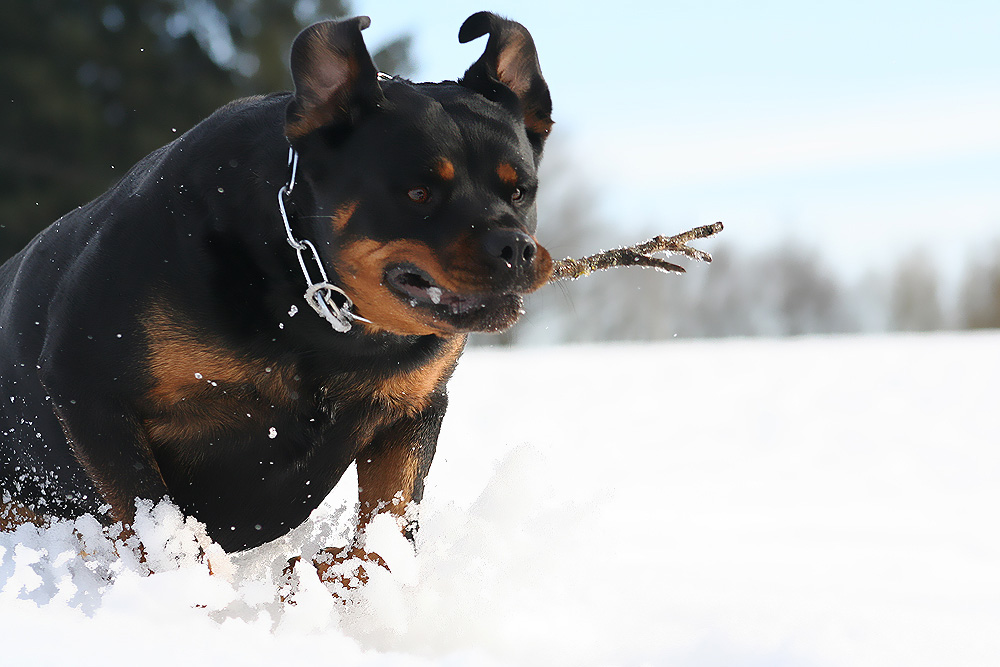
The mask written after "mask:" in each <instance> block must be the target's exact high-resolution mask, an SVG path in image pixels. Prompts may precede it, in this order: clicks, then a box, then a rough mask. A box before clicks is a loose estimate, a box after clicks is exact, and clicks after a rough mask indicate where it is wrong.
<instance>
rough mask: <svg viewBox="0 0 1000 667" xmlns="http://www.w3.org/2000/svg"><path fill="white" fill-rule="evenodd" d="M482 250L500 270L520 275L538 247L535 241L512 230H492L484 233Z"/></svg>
mask: <svg viewBox="0 0 1000 667" xmlns="http://www.w3.org/2000/svg"><path fill="white" fill-rule="evenodd" d="M483 249H484V250H485V251H486V254H487V255H488V256H489V257H490V258H492V259H495V260H499V261H498V264H499V266H500V268H501V269H506V270H509V271H512V272H515V273H520V272H522V271H524V270H525V269H527V268H528V267H529V266H531V262H532V261H533V260H534V259H535V254H536V252H537V251H538V246H537V245H536V244H535V240H534V239H533V238H531V237H530V236H528V235H527V234H525V233H524V232H519V231H517V230H514V229H494V230H491V231H489V232H487V233H486V236H485V238H484V239H483Z"/></svg>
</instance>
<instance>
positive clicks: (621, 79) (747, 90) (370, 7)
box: [353, 0, 1000, 274]
mask: <svg viewBox="0 0 1000 667" xmlns="http://www.w3.org/2000/svg"><path fill="white" fill-rule="evenodd" d="M353 7H354V10H355V11H356V12H357V13H359V14H368V15H370V16H371V17H372V27H371V28H370V29H369V30H368V31H366V33H365V35H366V39H367V40H368V41H369V43H370V44H372V45H377V44H378V43H380V42H382V41H385V40H386V39H388V38H389V37H390V36H393V35H395V34H397V33H398V32H400V31H408V32H410V33H412V34H413V36H414V40H415V41H414V54H415V56H416V58H417V61H418V70H417V72H416V73H415V75H414V76H413V78H414V79H416V80H440V79H443V78H455V77H457V76H459V75H460V74H461V73H462V72H464V70H465V68H466V67H467V66H468V65H469V64H470V63H471V62H472V61H473V60H475V58H477V57H478V56H479V53H480V52H481V50H482V48H483V46H484V44H485V42H484V40H479V41H476V42H473V43H472V44H466V45H460V44H459V43H458V40H457V33H458V27H459V26H460V25H461V23H462V21H463V20H464V19H465V17H466V16H468V15H469V14H471V13H473V12H475V11H478V10H480V9H490V10H493V11H496V12H498V13H501V14H505V15H507V16H509V17H510V18H513V19H516V20H518V21H520V22H521V23H523V24H524V25H525V26H527V28H528V29H529V30H530V31H531V33H532V35H533V36H534V38H535V42H536V45H537V47H538V51H539V57H540V60H541V63H542V69H543V71H544V73H545V76H546V79H547V80H548V82H549V85H550V88H551V89H552V95H553V102H554V107H555V109H554V116H555V119H556V123H557V125H556V132H557V133H558V137H559V139H560V140H561V141H560V145H561V147H562V149H563V150H566V151H569V152H570V153H571V154H572V156H573V162H574V163H575V164H576V165H578V166H579V169H580V170H581V173H582V174H584V175H585V177H586V178H587V179H589V182H590V183H591V186H592V189H594V190H595V191H596V192H598V193H600V195H601V201H602V208H603V210H604V212H605V213H606V214H607V215H608V216H609V217H610V216H614V217H617V218H619V219H620V220H621V222H622V225H623V230H622V237H621V240H622V241H628V240H632V239H634V237H635V236H636V234H638V233H641V232H644V231H648V229H649V228H655V229H657V230H659V231H663V232H670V231H680V230H681V228H686V227H687V226H690V225H695V224H704V223H708V222H713V221H715V220H722V221H723V222H725V223H726V225H727V230H726V232H725V233H724V237H725V238H726V239H728V241H729V242H730V243H732V244H738V245H744V246H748V247H749V246H753V247H758V246H760V245H761V244H773V243H780V242H781V241H783V240H784V239H787V238H789V237H791V238H793V239H796V240H798V241H801V242H802V243H805V244H807V245H811V246H815V247H818V248H820V249H822V250H823V251H824V252H825V253H826V255H827V257H829V258H830V260H831V262H835V263H836V264H837V265H838V266H843V267H844V270H845V271H848V272H851V273H852V274H859V273H860V272H861V271H863V270H864V269H866V268H869V267H874V266H875V265H876V264H877V263H878V261H879V257H880V256H881V255H882V254H883V253H887V252H888V253H890V255H895V253H896V252H897V250H906V249H909V248H911V247H914V246H924V247H931V244H932V243H933V244H934V246H935V247H937V248H938V249H939V250H938V252H936V253H935V254H934V258H935V259H936V260H938V261H940V262H941V264H942V266H943V268H944V270H945V271H946V272H950V273H952V274H954V273H955V272H956V270H955V269H954V268H953V267H955V266H956V265H957V264H958V263H960V262H962V261H963V260H964V259H965V258H966V257H967V256H968V255H969V254H970V253H971V252H974V251H976V250H977V249H979V250H981V249H982V248H984V247H985V246H986V245H988V244H992V243H993V242H995V241H1000V2H997V1H996V0H978V1H977V0H950V1H934V2H922V1H920V0H909V1H905V2H902V1H894V0H871V1H869V2H862V1H858V0H839V1H838V2H802V1H799V2H794V1H786V0H781V1H772V2H767V1H759V2H721V1H720V2H713V1H703V2H694V1H670V0H666V1H663V0H661V1H659V2H655V1H649V2H642V1H639V0H619V1H618V2H608V3H587V2H574V3H570V2H541V1H540V0H539V1H535V2H526V1H523V0H496V1H494V2H489V3H483V2H475V3H470V2H454V1H449V2H444V1H441V0H422V1H420V2H414V1H413V0H408V1H405V2H404V1H403V0H362V1H357V0H356V1H355V2H354V3H353ZM543 187H544V186H543ZM544 224H545V221H544V220H543V221H541V225H543V226H544ZM643 225H645V228H644V227H642V226H643ZM942 233H943V235H942ZM542 236H543V237H544V233H542ZM949 267H951V268H949Z"/></svg>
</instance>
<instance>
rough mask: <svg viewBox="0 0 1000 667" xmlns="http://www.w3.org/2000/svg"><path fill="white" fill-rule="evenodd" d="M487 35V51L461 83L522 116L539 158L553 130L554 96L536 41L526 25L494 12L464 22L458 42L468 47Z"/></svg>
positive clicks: (479, 14) (483, 13) (476, 15)
mask: <svg viewBox="0 0 1000 667" xmlns="http://www.w3.org/2000/svg"><path fill="white" fill-rule="evenodd" d="M487 33H489V36H490V38H489V41H488V42H487V43H486V50H485V51H484V52H483V55H481V56H480V57H479V60H477V61H476V62H475V63H473V64H472V66H471V67H470V68H469V69H468V70H467V71H466V72H465V76H463V77H462V78H461V79H460V80H459V83H461V84H462V85H464V86H466V87H467V88H470V89H472V90H474V91H476V92H477V93H479V94H481V95H483V96H484V97H486V98H487V99H490V100H493V101H494V102H498V103H500V104H504V105H505V106H508V107H512V108H514V109H515V110H516V112H517V113H520V114H523V116H524V126H525V129H526V130H527V132H528V139H529V140H530V141H531V145H532V147H534V150H535V156H536V158H537V157H538V156H539V155H540V154H541V152H542V145H543V144H544V143H545V139H546V137H548V135H549V132H550V131H551V130H552V97H551V96H550V95H549V87H548V85H547V84H546V83H545V79H544V78H542V68H541V66H540V65H539V64H538V53H537V52H536V51H535V42H534V40H532V39H531V34H530V33H529V32H528V30H527V29H526V28H525V27H524V26H523V25H521V24H520V23H517V22H515V21H510V20H508V19H505V18H502V17H500V16H497V15H496V14H493V13H491V12H478V13H476V14H473V15H472V16H470V17H469V18H467V19H465V23H463V24H462V27H461V29H460V30H459V31H458V41H459V42H461V43H462V44H465V43H466V42H470V41H472V40H474V39H476V38H478V37H482V36H483V35H485V34H487Z"/></svg>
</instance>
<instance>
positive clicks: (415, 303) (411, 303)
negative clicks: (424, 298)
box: [410, 299, 417, 308]
mask: <svg viewBox="0 0 1000 667" xmlns="http://www.w3.org/2000/svg"><path fill="white" fill-rule="evenodd" d="M416 307H417V300H416V299H410V308H416Z"/></svg>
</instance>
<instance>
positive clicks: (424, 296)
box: [0, 12, 552, 551]
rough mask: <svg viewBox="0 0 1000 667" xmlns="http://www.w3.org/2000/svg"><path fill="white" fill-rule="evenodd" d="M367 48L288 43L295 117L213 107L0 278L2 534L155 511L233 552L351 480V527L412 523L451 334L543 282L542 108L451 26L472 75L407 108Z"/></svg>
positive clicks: (272, 105) (510, 31) (512, 54)
mask: <svg viewBox="0 0 1000 667" xmlns="http://www.w3.org/2000/svg"><path fill="white" fill-rule="evenodd" d="M367 25H368V19H367V18H355V19H351V20H347V21H343V22H326V23H319V24H316V25H313V26H311V27H310V28H307V29H306V30H305V31H303V32H302V34H300V35H299V37H298V38H297V39H296V40H295V43H294V45H293V47H292V55H291V69H292V75H293V80H294V82H295V93H294V94H290V93H283V94H274V95H269V96H266V97H255V98H249V99H244V100H239V101H236V102H233V103H232V104H229V105H227V106H225V107H223V108H222V109H220V110H218V111H217V112H216V113H214V114H213V115H212V116H210V117H209V118H208V119H206V120H205V121H203V122H202V123H201V124H199V125H198V126H196V127H195V128H194V129H192V130H190V131H189V132H187V133H186V134H184V135H183V136H181V137H179V138H178V139H177V140H176V141H173V142H172V143H170V144H169V145H167V146H164V147H163V148H161V149H159V150H157V151H155V152H153V153H152V154H150V155H149V156H147V157H146V158H145V159H143V160H142V161H141V162H139V163H138V164H137V165H136V166H135V167H134V168H133V169H132V170H131V171H130V172H129V173H128V174H127V175H126V176H125V178H124V179H122V181H121V182H120V183H118V184H117V185H116V186H115V187H113V188H112V189H111V190H109V191H108V192H106V193H105V194H104V195H102V196H101V197H99V198H97V199H96V200H94V201H92V202H90V203H89V204H87V205H85V206H83V207H81V208H78V209H77V210H75V211H73V212H71V213H69V214H68V215H66V216H65V217H63V218H62V219H60V220H58V221H57V222H55V223H54V224H53V225H52V226H50V227H49V228H48V229H46V230H45V231H43V232H42V233H41V234H39V235H38V237H37V238H35V239H34V240H33V241H32V242H31V243H30V244H29V245H28V247H27V248H25V249H24V250H23V251H22V252H21V253H19V254H18V255H16V256H15V257H13V258H12V259H11V260H10V261H8V262H7V263H6V264H5V265H4V266H3V267H2V269H0V293H2V306H0V374H2V377H0V386H2V391H0V397H2V401H0V484H2V494H3V504H4V509H5V516H6V520H7V521H8V523H9V522H11V521H24V520H35V521H38V520H45V518H46V517H70V518H71V517H77V516H80V515H83V514H86V513H92V514H94V515H95V516H98V517H100V518H101V519H102V521H104V522H105V523H108V524H111V523H114V522H119V521H120V522H122V523H123V524H124V525H126V526H127V525H128V524H129V522H130V521H131V520H132V519H133V518H134V516H135V512H136V504H135V503H136V499H147V500H153V501H156V500H159V499H161V498H164V497H168V498H170V499H171V500H172V501H173V502H175V503H176V504H177V505H179V507H180V508H181V509H182V510H183V511H184V512H186V513H187V514H189V515H192V516H194V517H196V518H198V519H199V520H201V521H202V522H204V523H205V525H206V526H207V528H208V532H209V534H210V536H211V537H212V538H213V539H214V540H216V541H217V542H218V543H219V544H220V545H221V546H222V547H223V548H224V549H226V550H229V551H234V550H240V549H246V548H249V547H254V546H257V545H260V544H262V543H264V542H267V541H269V540H273V539H275V538H277V537H279V536H281V535H283V534H284V533H286V532H287V531H289V530H290V529H292V528H294V527H295V526H297V525H299V524H300V523H302V522H303V521H304V520H305V519H306V517H307V516H308V515H309V513H310V512H311V511H312V510H313V509H314V508H315V507H316V506H317V505H318V504H319V503H320V502H321V501H322V500H323V499H324V497H325V496H326V495H327V494H328V493H329V492H330V490H331V489H332V488H333V487H334V485H335V484H336V483H337V481H338V480H339V479H340V478H341V476H342V475H343V473H344V471H345V469H347V468H348V466H349V465H350V464H351V463H352V462H353V461H357V464H358V466H357V467H358V478H359V494H360V500H361V508H362V509H361V516H360V517H359V524H360V525H364V524H365V522H366V521H368V520H369V519H370V518H371V517H372V516H373V515H374V514H375V513H376V512H379V511H388V512H393V513H395V514H397V515H399V516H401V517H402V516H403V514H404V508H405V506H406V505H407V504H408V503H410V502H411V501H419V500H420V498H421V495H422V492H423V483H424V478H425V476H426V475H427V472H428V468H429V466H430V464H431V459H432V458H433V456H434V450H435V447H436V442H437V438H438V431H439V429H440V426H441V420H442V417H443V416H444V412H445V407H446V404H447V398H446V393H445V385H446V383H447V381H448V379H449V377H450V376H451V374H452V371H453V369H454V368H455V364H456V362H457V360H458V357H459V355H460V354H461V352H462V349H463V346H464V344H465V340H466V336H467V332H472V331H500V330H503V329H506V328H507V327H509V326H511V325H512V324H513V323H514V321H515V320H516V319H517V318H518V316H519V314H520V312H521V304H522V295H523V294H524V293H527V292H530V291H532V290H534V289H536V288H538V287H539V286H541V285H543V284H544V283H545V282H546V281H547V279H548V277H549V273H550V271H551V266H552V262H551V258H550V256H549V254H548V253H547V252H546V251H545V249H544V248H542V247H541V246H539V245H538V244H537V243H536V242H535V240H534V238H533V236H532V235H533V233H534V230H535V205H534V200H535V192H536V185H537V180H536V168H537V166H538V161H539V158H540V156H541V152H542V145H543V143H544V141H545V138H546V135H547V134H548V132H549V130H550V128H551V125H552V121H551V117H550V112H551V100H550V97H549V92H548V88H547V86H546V84H545V81H544V80H543V78H542V75H541V71H540V69H539V65H538V59H537V55H536V52H535V48H534V44H533V42H532V39H531V36H530V35H529V34H528V32H527V30H525V29H524V27H523V26H521V25H520V24H518V23H514V22H512V21H508V20H505V19H502V18H499V17H497V16H495V15H493V14H489V13H486V12H481V13H478V14H475V15H473V16H471V17H470V18H469V19H468V20H467V21H466V22H465V24H464V25H463V26H462V28H461V31H460V32H459V39H460V41H462V42H466V41H469V40H472V39H475V38H477V37H480V36H482V35H485V34H487V33H488V34H489V41H488V43H487V46H486V50H485V52H484V54H483V55H482V57H480V58H479V60H478V61H476V63H474V64H473V65H472V66H471V67H470V68H469V69H468V71H467V72H466V73H465V75H464V76H463V77H462V78H461V79H460V80H459V81H457V82H451V81H445V82H442V83H419V84H415V83H411V82H409V81H406V80H403V79H399V78H395V77H389V76H386V75H384V74H380V73H378V72H377V71H376V69H375V67H374V65H373V64H372V61H371V58H370V56H369V54H368V51H367V49H366V48H365V44H364V41H363V39H362V36H361V30H362V29H364V28H365V27H367ZM279 192H280V194H279ZM401 525H404V524H403V523H402V521H401ZM405 525H406V528H405V530H406V531H407V532H410V533H411V534H412V532H411V531H412V529H413V525H412V523H411V524H405Z"/></svg>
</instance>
